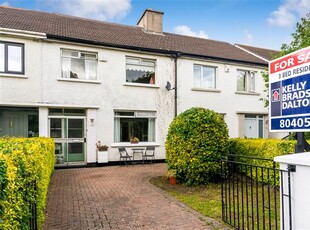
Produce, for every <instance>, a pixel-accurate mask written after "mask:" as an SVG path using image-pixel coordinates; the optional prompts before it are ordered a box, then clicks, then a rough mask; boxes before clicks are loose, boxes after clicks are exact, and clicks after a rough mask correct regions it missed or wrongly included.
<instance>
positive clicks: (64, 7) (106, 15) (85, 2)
mask: <svg viewBox="0 0 310 230" xmlns="http://www.w3.org/2000/svg"><path fill="white" fill-rule="evenodd" d="M38 2H40V3H41V4H43V5H48V6H50V7H52V9H53V10H55V11H57V12H62V13H65V14H69V15H74V16H79V17H85V18H92V19H97V20H120V19H122V18H124V17H125V16H126V15H127V13H128V12H129V11H130V9H131V0H66V1H63V0H38Z"/></svg>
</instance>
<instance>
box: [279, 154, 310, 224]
mask: <svg viewBox="0 0 310 230" xmlns="http://www.w3.org/2000/svg"><path fill="white" fill-rule="evenodd" d="M274 160H275V161H276V162H280V168H281V169H283V170H287V168H288V165H289V164H290V165H296V172H291V205H292V207H291V211H292V229H296V230H304V229H310V221H309V217H310V205H309V204H310V196H309V191H310V181H309V179H308V178H310V152H306V153H298V154H292V155H285V156H279V157H275V159H274ZM287 184H288V180H287V173H284V176H283V186H284V193H286V194H287V193H288V187H287ZM281 212H282V208H281ZM288 212H289V209H288V199H285V202H284V213H281V218H282V219H283V218H284V223H285V225H284V228H283V226H281V229H285V230H286V229H289V222H288V220H289V218H288V217H289V213H288ZM282 219H281V225H282Z"/></svg>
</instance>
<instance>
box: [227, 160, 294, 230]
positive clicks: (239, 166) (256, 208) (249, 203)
mask: <svg viewBox="0 0 310 230" xmlns="http://www.w3.org/2000/svg"><path fill="white" fill-rule="evenodd" d="M243 159H251V161H252V162H256V163H253V164H249V163H246V162H244V161H243ZM259 162H270V163H271V165H272V167H266V166H263V165H266V164H263V165H259ZM267 165H270V164H267ZM280 174H281V178H283V176H287V177H288V184H285V185H284V184H283V181H282V182H281V186H279V175H280ZM283 186H285V187H286V188H287V189H286V191H288V193H287V194H283V195H282V196H280V194H281V193H280V192H281V191H280V189H283ZM285 199H288V202H284V201H285ZM290 199H291V196H290V170H280V169H279V168H277V167H276V163H274V162H273V160H270V159H264V158H255V157H246V156H238V155H229V159H228V160H222V219H223V221H224V222H226V223H227V224H229V225H231V226H232V227H234V228H236V229H252V230H259V229H263V230H265V229H270V230H274V229H280V226H282V228H284V227H285V226H284V218H289V222H288V223H289V225H290V226H288V228H289V229H291V222H292V221H291V212H290V215H289V216H288V217H283V218H280V208H282V209H284V208H289V209H290V210H291V208H290V203H291V202H290ZM285 206H288V207H285ZM280 219H281V220H280ZM280 221H282V225H281V224H280Z"/></svg>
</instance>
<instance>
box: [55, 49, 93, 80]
mask: <svg viewBox="0 0 310 230" xmlns="http://www.w3.org/2000/svg"><path fill="white" fill-rule="evenodd" d="M97 63H98V55H97V54H96V53H88V52H80V51H75V50H62V51H61V66H62V78H71V79H82V80H97Z"/></svg>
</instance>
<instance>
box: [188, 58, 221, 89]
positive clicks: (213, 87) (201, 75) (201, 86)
mask: <svg viewBox="0 0 310 230" xmlns="http://www.w3.org/2000/svg"><path fill="white" fill-rule="evenodd" d="M195 67H199V68H200V82H199V86H198V85H195ZM204 68H209V69H213V72H214V76H213V79H212V80H213V84H212V83H211V87H205V86H203V79H204V75H203V72H204V71H203V70H204ZM193 87H194V88H201V89H216V88H217V67H216V66H209V65H200V64H194V66H193Z"/></svg>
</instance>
